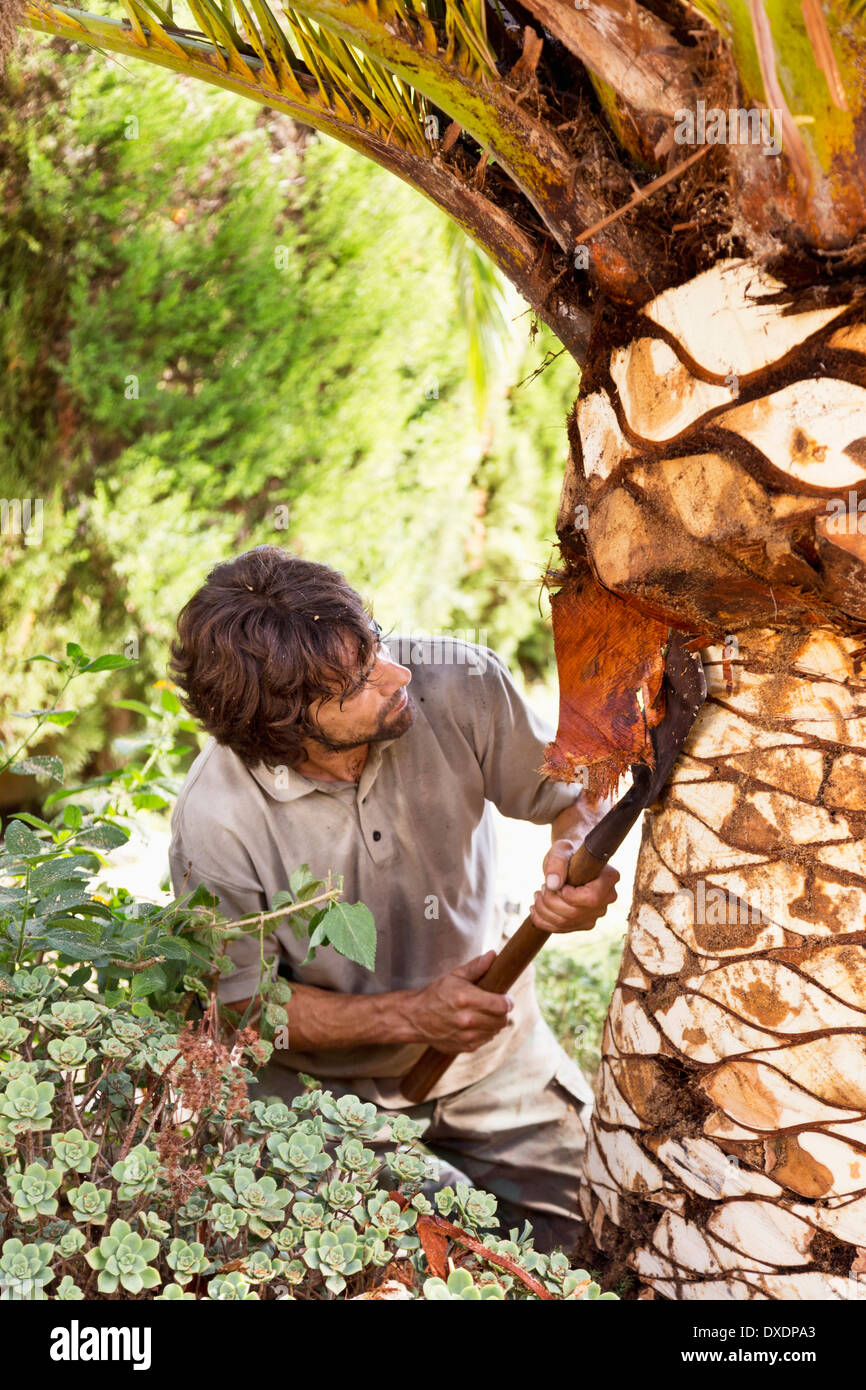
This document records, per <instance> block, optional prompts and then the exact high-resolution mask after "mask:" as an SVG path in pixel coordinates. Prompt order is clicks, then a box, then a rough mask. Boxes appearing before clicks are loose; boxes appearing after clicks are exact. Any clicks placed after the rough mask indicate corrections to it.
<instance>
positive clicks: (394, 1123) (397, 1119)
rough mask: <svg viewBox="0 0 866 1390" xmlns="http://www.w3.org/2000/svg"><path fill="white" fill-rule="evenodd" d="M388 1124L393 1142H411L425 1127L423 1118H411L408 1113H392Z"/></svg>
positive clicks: (419, 1136) (420, 1134) (421, 1133)
mask: <svg viewBox="0 0 866 1390" xmlns="http://www.w3.org/2000/svg"><path fill="white" fill-rule="evenodd" d="M388 1125H389V1128H390V1130H391V1138H392V1140H393V1142H394V1143H395V1144H411V1143H412V1142H413V1140H415V1139H420V1138H421V1136H422V1135H423V1133H424V1131H425V1129H426V1128H427V1125H426V1123H425V1121H424V1120H412V1119H410V1118H409V1116H408V1115H392V1116H391V1117H390V1119H389V1121H388Z"/></svg>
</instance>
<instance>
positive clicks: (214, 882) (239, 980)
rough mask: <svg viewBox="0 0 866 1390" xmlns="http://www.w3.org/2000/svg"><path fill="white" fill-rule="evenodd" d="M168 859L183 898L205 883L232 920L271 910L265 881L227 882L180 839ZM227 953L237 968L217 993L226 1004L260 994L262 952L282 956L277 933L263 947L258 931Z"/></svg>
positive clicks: (235, 943)
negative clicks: (194, 856) (190, 852)
mask: <svg viewBox="0 0 866 1390" xmlns="http://www.w3.org/2000/svg"><path fill="white" fill-rule="evenodd" d="M168 860H169V868H170V870H171V884H172V891H173V892H174V895H175V897H178V898H179V897H180V896H181V894H182V893H188V892H192V891H193V890H194V889H196V888H197V887H198V886H199V884H204V886H205V888H207V890H208V892H209V893H213V894H214V896H215V897H217V898H219V910H220V912H221V913H222V914H223V916H224V917H226V918H227V920H228V921H234V920H235V919H236V918H238V917H246V916H248V915H249V914H250V913H251V912H267V911H268V901H267V897H266V895H265V892H264V889H263V888H262V886H261V884H258V885H256V884H255V883H253V882H250V883H248V884H246V885H244V884H239V883H227V882H226V881H224V880H223V879H220V878H218V877H216V876H215V875H214V874H212V873H211V872H210V871H209V870H208V869H207V868H199V867H198V866H197V865H196V864H195V863H194V862H193V860H192V859H191V858H190V857H189V856H188V854H186V853H185V851H184V848H183V845H182V844H180V843H178V842H174V843H173V844H172V847H171V849H170V851H169V857H168ZM227 952H228V955H229V956H230V958H231V960H232V961H233V962H234V966H235V968H234V970H233V971H232V973H231V974H230V975H223V976H221V978H220V981H219V985H218V987H217V993H218V995H219V997H220V999H221V1000H222V1001H223V1003H224V1004H232V1003H234V1002H235V1001H237V1000H238V999H250V998H252V996H253V995H254V994H257V993H258V991H259V984H260V979H261V954H262V952H263V953H264V955H265V956H277V957H279V954H280V946H279V942H278V941H277V938H276V937H275V936H266V937H265V939H264V944H263V946H262V945H261V944H260V939H259V936H258V934H257V933H256V934H254V935H251V936H242V937H239V938H238V940H237V941H230V942H229V943H228V947H227ZM276 970H277V967H276V962H275V963H274V965H273V967H272V969H271V976H272V977H273V976H275V975H276Z"/></svg>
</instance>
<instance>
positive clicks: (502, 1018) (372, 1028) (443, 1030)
mask: <svg viewBox="0 0 866 1390" xmlns="http://www.w3.org/2000/svg"><path fill="white" fill-rule="evenodd" d="M494 955H495V952H494V951H488V952H486V954H485V955H483V956H476V958H475V959H474V960H471V961H469V962H468V963H467V964H466V965H461V966H459V967H458V968H457V969H456V970H452V971H451V972H450V973H449V974H447V975H442V976H440V978H439V979H437V980H434V981H433V982H432V983H431V984H429V985H427V986H426V987H425V988H424V989H401V990H394V991H392V992H391V993H388V994H337V993H335V992H333V991H332V990H327V989H318V988H316V986H314V985H302V984H296V983H294V982H293V983H292V986H291V989H292V997H291V999H290V1000H289V1002H288V1004H287V1005H286V1006H285V1009H286V1023H287V1025H288V1030H289V1048H290V1050H291V1051H292V1052H316V1051H318V1050H320V1049H323V1048H324V1049H330V1048H342V1047H346V1048H348V1047H362V1046H364V1045H365V1044H368V1043H427V1044H431V1045H432V1046H434V1047H438V1048H439V1049H440V1051H442V1052H474V1051H475V1049H476V1048H478V1047H481V1046H482V1044H484V1043H486V1042H489V1041H490V1039H491V1038H492V1037H494V1036H495V1034H496V1033H498V1032H499V1031H500V1030H501V1029H502V1028H505V1027H506V1026H507V1025H508V1021H509V1020H508V1015H509V1014H510V1012H511V1009H512V1007H513V1006H512V1001H511V999H510V998H509V997H508V996H507V995H498V994H488V993H487V991H486V990H482V989H478V987H477V986H476V985H475V984H474V983H473V981H474V980H477V979H479V978H480V976H481V975H483V974H484V972H485V970H486V969H487V968H488V966H489V965H490V963H491V962H492V960H493V957H494ZM249 1002H250V1001H249V1000H248V999H247V1000H244V1001H242V1002H241V1003H238V1004H233V1005H232V1008H233V1009H237V1010H238V1011H239V1012H240V1013H241V1014H242V1013H243V1012H244V1011H245V1009H246V1007H247V1004H248V1003H249Z"/></svg>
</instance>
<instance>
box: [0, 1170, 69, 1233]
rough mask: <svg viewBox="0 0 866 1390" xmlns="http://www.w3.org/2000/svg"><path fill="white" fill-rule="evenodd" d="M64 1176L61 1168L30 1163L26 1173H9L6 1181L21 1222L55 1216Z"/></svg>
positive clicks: (12, 1171) (13, 1171) (15, 1171)
mask: <svg viewBox="0 0 866 1390" xmlns="http://www.w3.org/2000/svg"><path fill="white" fill-rule="evenodd" d="M62 1178H63V1174H62V1173H61V1171H60V1169H59V1168H46V1167H45V1164H44V1163H28V1165H27V1167H26V1168H25V1169H24V1172H23V1173H21V1172H18V1171H17V1170H16V1169H14V1168H13V1169H12V1170H11V1171H8V1172H7V1174H6V1181H7V1182H8V1184H9V1191H10V1193H11V1195H12V1201H13V1202H14V1203H15V1205H16V1207H17V1208H18V1219H19V1220H20V1221H35V1220H36V1219H37V1218H38V1217H40V1216H53V1215H54V1214H55V1212H56V1211H57V1198H56V1197H55V1195H54V1194H55V1192H56V1191H57V1189H58V1187H59V1186H60V1183H61V1180H62Z"/></svg>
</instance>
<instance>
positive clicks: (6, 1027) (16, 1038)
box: [0, 1014, 27, 1047]
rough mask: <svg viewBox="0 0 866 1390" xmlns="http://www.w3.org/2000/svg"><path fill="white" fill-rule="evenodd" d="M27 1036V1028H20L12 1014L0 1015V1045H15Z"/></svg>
mask: <svg viewBox="0 0 866 1390" xmlns="http://www.w3.org/2000/svg"><path fill="white" fill-rule="evenodd" d="M26 1037H27V1029H26V1028H22V1026H21V1024H20V1023H19V1022H18V1020H17V1018H15V1017H14V1015H13V1014H4V1015H3V1016H2V1017H0V1047H17V1046H18V1044H19V1043H20V1042H23V1041H24V1039H25V1038H26Z"/></svg>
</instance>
